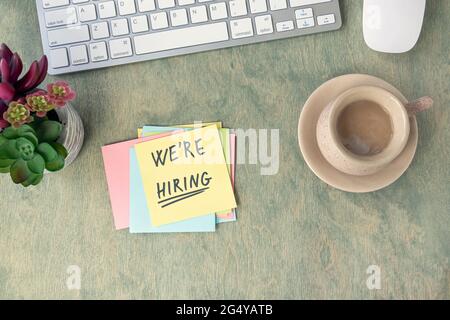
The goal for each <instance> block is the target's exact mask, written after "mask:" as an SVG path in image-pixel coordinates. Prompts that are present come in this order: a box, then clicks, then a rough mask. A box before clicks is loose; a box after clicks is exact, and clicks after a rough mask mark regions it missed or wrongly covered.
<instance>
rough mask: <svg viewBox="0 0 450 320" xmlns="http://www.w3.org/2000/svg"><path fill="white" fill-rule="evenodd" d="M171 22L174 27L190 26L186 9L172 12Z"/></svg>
mask: <svg viewBox="0 0 450 320" xmlns="http://www.w3.org/2000/svg"><path fill="white" fill-rule="evenodd" d="M170 21H171V22H172V26H174V27H178V26H183V25H186V24H188V17H187V12H186V9H178V10H172V11H170Z"/></svg>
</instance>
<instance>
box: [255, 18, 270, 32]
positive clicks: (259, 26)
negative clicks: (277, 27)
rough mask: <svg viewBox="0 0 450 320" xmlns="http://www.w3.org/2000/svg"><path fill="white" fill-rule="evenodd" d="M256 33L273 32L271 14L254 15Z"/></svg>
mask: <svg viewBox="0 0 450 320" xmlns="http://www.w3.org/2000/svg"><path fill="white" fill-rule="evenodd" d="M255 27H256V34H258V35H263V34H268V33H273V24H272V16H271V15H270V14H267V15H264V16H258V17H255Z"/></svg>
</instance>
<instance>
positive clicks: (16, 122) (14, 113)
mask: <svg viewBox="0 0 450 320" xmlns="http://www.w3.org/2000/svg"><path fill="white" fill-rule="evenodd" d="M3 119H4V120H6V121H8V122H9V123H10V124H11V125H12V126H13V127H15V128H18V127H20V126H21V125H23V124H25V123H30V122H32V121H33V117H32V116H31V115H30V110H29V109H28V108H26V107H25V106H24V105H23V104H20V103H17V102H11V103H10V104H9V106H8V110H6V112H5V113H3Z"/></svg>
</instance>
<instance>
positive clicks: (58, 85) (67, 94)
mask: <svg viewBox="0 0 450 320" xmlns="http://www.w3.org/2000/svg"><path fill="white" fill-rule="evenodd" d="M47 92H48V96H49V98H50V100H51V101H52V103H53V104H54V105H56V106H57V107H63V106H64V105H66V103H67V102H69V101H72V100H74V99H75V98H76V93H75V91H74V90H73V89H72V88H71V87H70V86H69V84H68V83H67V82H65V81H57V82H55V83H50V84H48V85H47Z"/></svg>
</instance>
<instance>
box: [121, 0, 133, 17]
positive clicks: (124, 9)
mask: <svg viewBox="0 0 450 320" xmlns="http://www.w3.org/2000/svg"><path fill="white" fill-rule="evenodd" d="M118 5H119V14H120V15H121V16H127V15H129V14H135V13H136V6H135V4H134V0H119V2H118Z"/></svg>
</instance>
